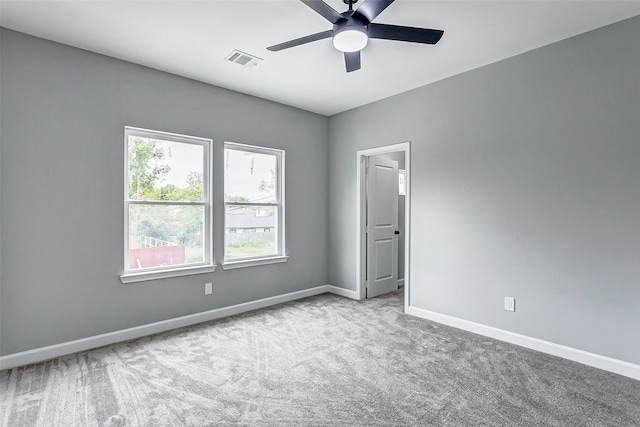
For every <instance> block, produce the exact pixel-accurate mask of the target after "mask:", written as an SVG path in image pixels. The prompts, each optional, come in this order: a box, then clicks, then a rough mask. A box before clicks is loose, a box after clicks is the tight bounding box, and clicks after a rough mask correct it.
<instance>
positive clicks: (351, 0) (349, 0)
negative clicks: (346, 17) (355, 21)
mask: <svg viewBox="0 0 640 427" xmlns="http://www.w3.org/2000/svg"><path fill="white" fill-rule="evenodd" d="M342 1H343V2H344V4H348V5H349V10H348V12H353V4H354V3H357V2H358V0H342Z"/></svg>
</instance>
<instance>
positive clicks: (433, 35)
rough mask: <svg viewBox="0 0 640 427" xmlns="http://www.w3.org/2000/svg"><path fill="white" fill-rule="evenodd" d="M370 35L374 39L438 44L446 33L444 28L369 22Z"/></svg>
mask: <svg viewBox="0 0 640 427" xmlns="http://www.w3.org/2000/svg"><path fill="white" fill-rule="evenodd" d="M368 33H369V37H370V38H373V39H385V40H398V41H403V42H412V43H426V44H436V43H438V41H440V38H441V37H442V35H443V34H444V31H442V30H430V29H427V28H414V27H403V26H399V25H386V24H369V26H368Z"/></svg>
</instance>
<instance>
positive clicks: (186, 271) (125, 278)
mask: <svg viewBox="0 0 640 427" xmlns="http://www.w3.org/2000/svg"><path fill="white" fill-rule="evenodd" d="M216 268H217V265H215V264H213V265H204V266H202V265H199V266H196V267H191V266H189V267H181V268H174V269H171V270H153V271H145V272H142V273H129V274H123V275H121V276H120V281H121V282H122V283H136V282H146V281H148V280H157V279H168V278H171V277H181V276H191V275H194V274H204V273H213V272H214V271H216Z"/></svg>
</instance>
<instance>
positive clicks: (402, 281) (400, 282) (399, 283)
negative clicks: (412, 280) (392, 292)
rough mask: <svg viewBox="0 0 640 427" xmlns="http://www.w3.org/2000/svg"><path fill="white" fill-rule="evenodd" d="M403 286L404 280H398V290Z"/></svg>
mask: <svg viewBox="0 0 640 427" xmlns="http://www.w3.org/2000/svg"><path fill="white" fill-rule="evenodd" d="M402 286H404V279H398V288H400V287H402Z"/></svg>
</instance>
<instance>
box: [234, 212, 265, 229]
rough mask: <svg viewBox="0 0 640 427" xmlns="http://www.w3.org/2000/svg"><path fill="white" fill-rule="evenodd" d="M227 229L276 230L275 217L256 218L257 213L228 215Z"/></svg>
mask: <svg viewBox="0 0 640 427" xmlns="http://www.w3.org/2000/svg"><path fill="white" fill-rule="evenodd" d="M225 226H226V227H227V228H274V227H275V217H273V216H256V214H255V212H247V213H241V214H232V215H227V223H226V225H225Z"/></svg>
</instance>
